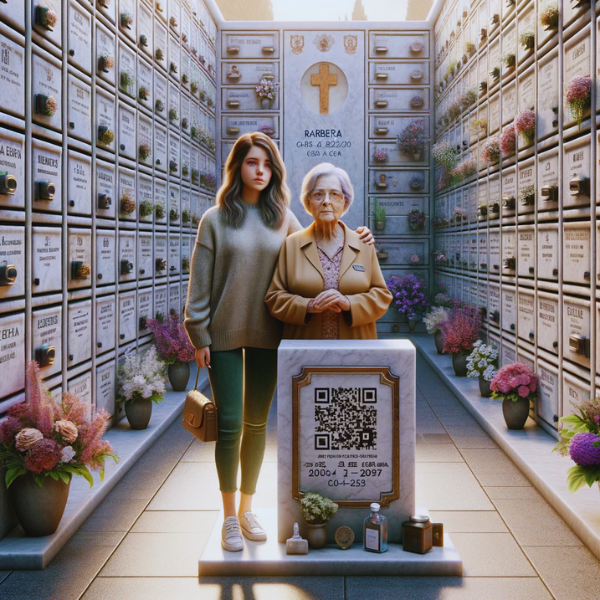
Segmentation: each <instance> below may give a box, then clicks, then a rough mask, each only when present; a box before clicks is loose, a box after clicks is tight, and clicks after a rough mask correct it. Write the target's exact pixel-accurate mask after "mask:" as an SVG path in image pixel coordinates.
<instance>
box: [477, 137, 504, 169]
mask: <svg viewBox="0 0 600 600" xmlns="http://www.w3.org/2000/svg"><path fill="white" fill-rule="evenodd" d="M481 160H483V161H484V162H487V163H489V164H493V163H497V162H498V161H499V160H500V136H498V135H495V136H494V137H491V138H489V139H488V140H486V141H485V142H484V143H483V146H482V148H481Z"/></svg>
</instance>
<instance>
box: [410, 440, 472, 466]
mask: <svg viewBox="0 0 600 600" xmlns="http://www.w3.org/2000/svg"><path fill="white" fill-rule="evenodd" d="M416 457H417V462H452V463H455V462H457V463H462V462H465V461H464V460H463V457H462V456H461V455H460V452H459V451H458V450H457V449H456V446H455V445H454V444H417V446H416Z"/></svg>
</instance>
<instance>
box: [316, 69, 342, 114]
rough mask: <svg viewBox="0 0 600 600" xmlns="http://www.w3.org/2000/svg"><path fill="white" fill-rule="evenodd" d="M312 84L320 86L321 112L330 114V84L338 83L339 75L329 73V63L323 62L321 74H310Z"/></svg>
mask: <svg viewBox="0 0 600 600" xmlns="http://www.w3.org/2000/svg"><path fill="white" fill-rule="evenodd" d="M310 84H311V85H314V86H318V87H319V113H320V114H322V115H328V114H329V86H332V85H337V75H333V74H330V73H329V65H328V64H326V63H321V64H320V65H319V74H318V75H317V74H316V73H315V74H313V75H311V76H310Z"/></svg>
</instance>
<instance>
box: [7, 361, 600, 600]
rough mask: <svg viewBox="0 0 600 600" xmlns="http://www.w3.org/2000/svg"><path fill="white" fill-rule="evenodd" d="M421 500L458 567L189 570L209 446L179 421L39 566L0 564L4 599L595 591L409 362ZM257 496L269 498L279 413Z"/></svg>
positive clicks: (455, 596) (573, 552)
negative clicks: (229, 573)
mask: <svg viewBox="0 0 600 600" xmlns="http://www.w3.org/2000/svg"><path fill="white" fill-rule="evenodd" d="M417 385H418V394H417V505H418V506H426V507H428V508H429V509H430V510H431V513H432V517H433V519H434V520H435V521H441V522H443V523H444V527H445V530H446V531H447V532H449V533H451V534H452V540H453V542H454V544H455V545H456V547H457V548H458V550H459V552H460V553H461V555H462V557H463V560H464V577H463V578H462V579H460V578H396V577H387V578H378V579H375V578H369V577H346V578H344V577H299V578H285V579H278V578H260V577H257V578H225V579H203V580H202V581H199V580H198V578H197V575H196V574H197V568H198V558H199V556H200V552H201V551H202V548H203V547H204V544H205V543H206V540H207V538H208V535H209V532H210V531H211V529H212V527H213V524H214V522H215V519H216V518H217V511H218V509H219V504H220V500H219V493H218V486H217V478H216V473H215V469H214V465H213V456H212V452H213V449H212V447H211V446H210V445H207V444H204V445H203V444H200V443H198V442H195V441H194V442H192V441H191V439H190V437H189V434H188V433H187V432H186V431H184V430H182V429H181V427H180V425H179V424H178V423H175V424H174V425H173V426H171V428H170V429H169V430H168V431H167V432H166V433H165V434H164V435H163V436H162V438H161V439H160V440H159V441H158V442H157V443H156V444H155V445H154V446H153V447H152V449H151V450H150V451H149V452H148V454H147V455H146V456H145V457H144V458H143V459H142V460H140V462H139V463H138V464H137V465H136V466H135V467H134V468H133V469H132V470H131V472H130V473H128V474H127V476H126V477H125V478H124V479H123V480H122V481H121V482H120V483H119V484H118V485H117V486H116V488H115V489H114V490H113V491H112V492H111V493H110V495H109V496H108V497H107V499H106V500H105V501H104V502H103V504H102V505H101V506H100V508H98V510H96V512H95V513H94V514H93V515H92V516H91V517H90V518H89V519H88V521H87V522H86V523H85V525H84V526H83V527H82V528H81V530H80V531H79V532H78V533H77V534H76V535H75V536H74V537H73V538H72V540H71V541H70V542H69V544H67V546H65V548H64V549H63V550H62V552H61V553H60V554H59V555H58V556H57V558H56V559H55V560H54V561H53V562H52V564H51V565H50V566H49V567H48V568H47V569H46V570H45V571H29V572H26V571H19V572H13V573H5V572H0V582H1V583H0V599H1V600H9V599H19V600H23V599H26V600H34V599H38V598H39V599H44V600H49V599H54V600H70V599H77V598H83V599H84V600H92V599H93V600H100V599H103V600H104V599H106V600H109V599H110V600H120V599H124V600H138V599H139V600H155V599H156V600H187V599H200V600H213V599H214V600H250V599H252V600H267V599H268V600H308V599H319V600H321V599H325V600H338V599H339V600H344V599H346V600H371V599H373V600H377V599H382V600H383V599H385V600H388V599H390V598H391V599H396V598H402V599H404V598H406V599H412V598H414V599H419V600H430V599H431V600H433V599H436V600H494V599H502V600H516V599H521V598H522V599H524V600H525V599H526V600H534V599H538V598H540V599H542V598H557V599H560V600H562V599H565V600H566V599H571V598H572V599H577V600H585V599H588V598H589V599H597V598H600V565H599V563H598V561H597V560H596V558H595V557H594V556H593V555H592V554H591V553H590V552H589V551H588V550H587V549H586V548H585V546H583V544H582V543H581V542H580V540H579V539H578V538H577V537H576V536H575V535H574V534H573V533H572V532H571V530H570V529H569V528H568V527H567V526H566V525H565V523H564V522H563V520H562V519H561V518H560V517H559V516H558V514H557V513H556V512H555V511H554V510H553V509H552V508H551V507H550V506H549V505H548V503H547V502H546V501H545V500H544V499H543V498H542V497H541V496H540V495H539V494H538V492H537V491H536V490H535V489H534V488H533V487H531V486H530V485H529V483H528V481H527V479H525V477H523V475H522V474H521V473H520V471H519V470H518V469H517V468H516V467H515V466H514V465H513V463H512V462H511V461H510V460H509V459H508V458H506V456H505V455H504V453H503V452H502V451H501V450H500V449H499V448H498V447H497V446H496V444H495V443H494V442H493V441H492V440H491V439H490V438H489V437H488V436H487V434H486V433H485V432H484V431H483V430H482V429H481V428H480V427H479V426H478V425H477V424H476V423H475V421H474V420H473V419H472V418H471V417H470V416H469V414H468V413H467V412H466V410H464V408H463V407H462V406H461V404H460V403H459V402H458V400H457V399H456V398H455V397H454V396H453V395H452V394H451V393H450V391H449V390H448V388H447V387H446V386H445V384H444V383H443V382H442V381H441V380H440V379H439V377H438V376H437V375H436V374H435V373H434V371H433V370H432V369H431V368H430V367H429V366H428V365H427V364H426V363H425V362H424V361H423V360H422V359H420V358H419V360H418V363H417ZM271 417H272V420H271V422H270V426H269V439H268V446H267V452H266V458H265V464H264V466H263V471H262V474H261V480H260V482H259V491H258V493H257V496H256V500H255V501H256V505H257V506H274V503H275V498H276V458H277V446H276V432H275V429H276V428H275V411H273V413H272V415H271Z"/></svg>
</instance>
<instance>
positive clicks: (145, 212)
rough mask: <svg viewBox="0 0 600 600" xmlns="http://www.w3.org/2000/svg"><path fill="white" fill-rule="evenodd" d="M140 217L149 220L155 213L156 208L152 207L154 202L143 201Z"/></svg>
mask: <svg viewBox="0 0 600 600" xmlns="http://www.w3.org/2000/svg"><path fill="white" fill-rule="evenodd" d="M139 211H140V217H142V219H147V218H148V217H150V216H151V215H152V213H153V212H154V206H153V205H152V200H142V201H141V202H140V206H139Z"/></svg>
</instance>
